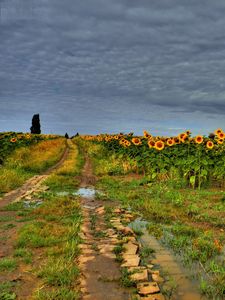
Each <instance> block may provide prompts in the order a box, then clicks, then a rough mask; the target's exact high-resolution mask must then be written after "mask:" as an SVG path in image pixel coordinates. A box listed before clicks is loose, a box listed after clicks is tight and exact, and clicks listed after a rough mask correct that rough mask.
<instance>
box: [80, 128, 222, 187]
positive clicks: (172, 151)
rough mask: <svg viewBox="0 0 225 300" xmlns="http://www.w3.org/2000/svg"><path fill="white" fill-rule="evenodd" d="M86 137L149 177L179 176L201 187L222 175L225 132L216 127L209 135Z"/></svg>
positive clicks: (185, 181)
mask: <svg viewBox="0 0 225 300" xmlns="http://www.w3.org/2000/svg"><path fill="white" fill-rule="evenodd" d="M83 138H84V139H85V140H89V141H94V142H96V143H100V144H103V145H104V146H105V147H106V149H107V150H108V151H110V152H113V153H116V154H118V156H120V157H123V158H124V159H125V160H126V161H127V162H128V163H129V162H130V165H131V166H132V167H131V168H133V169H134V168H136V171H137V172H142V173H143V174H147V175H149V177H150V178H151V179H155V178H157V179H160V178H161V179H169V178H177V179H178V178H179V179H180V180H183V181H184V183H186V185H191V186H192V187H193V188H194V187H198V188H201V186H202V185H208V184H211V183H213V182H215V180H216V181H217V183H221V181H223V179H224V178H225V155H224V154H225V142H224V141H225V133H224V132H223V130H222V129H217V130H215V132H214V133H211V134H209V135H208V136H202V135H197V136H195V137H192V136H191V132H190V131H186V132H182V133H180V134H179V135H178V136H175V137H159V136H152V135H151V134H150V133H148V132H147V131H144V134H143V136H133V134H132V133H130V134H127V135H124V134H122V133H120V134H116V135H107V134H106V135H98V136H84V137H83Z"/></svg>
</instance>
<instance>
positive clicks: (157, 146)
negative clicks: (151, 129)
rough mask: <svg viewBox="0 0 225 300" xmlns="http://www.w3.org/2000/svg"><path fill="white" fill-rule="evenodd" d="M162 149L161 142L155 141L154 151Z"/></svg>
mask: <svg viewBox="0 0 225 300" xmlns="http://www.w3.org/2000/svg"><path fill="white" fill-rule="evenodd" d="M164 147H165V144H164V142H163V141H157V142H156V143H155V149H157V150H159V151H161V150H163V149H164Z"/></svg>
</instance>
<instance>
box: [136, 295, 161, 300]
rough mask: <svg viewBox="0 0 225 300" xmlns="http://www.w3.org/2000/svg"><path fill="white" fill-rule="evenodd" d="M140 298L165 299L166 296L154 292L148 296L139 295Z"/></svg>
mask: <svg viewBox="0 0 225 300" xmlns="http://www.w3.org/2000/svg"><path fill="white" fill-rule="evenodd" d="M138 300H165V297H164V296H163V295H162V294H154V295H148V296H146V297H141V296H139V297H138Z"/></svg>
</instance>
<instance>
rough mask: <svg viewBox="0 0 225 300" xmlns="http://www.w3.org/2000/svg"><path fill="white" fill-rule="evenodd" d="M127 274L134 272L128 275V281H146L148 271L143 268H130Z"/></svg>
mask: <svg viewBox="0 0 225 300" xmlns="http://www.w3.org/2000/svg"><path fill="white" fill-rule="evenodd" d="M128 271H129V272H134V273H133V274H131V275H130V279H131V280H133V281H147V280H148V270H147V269H146V268H145V267H131V268H128Z"/></svg>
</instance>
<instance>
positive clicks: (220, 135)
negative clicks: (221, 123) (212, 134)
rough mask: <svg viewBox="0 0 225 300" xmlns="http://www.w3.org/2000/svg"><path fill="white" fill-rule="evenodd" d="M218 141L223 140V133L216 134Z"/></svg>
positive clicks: (224, 137) (224, 136)
mask: <svg viewBox="0 0 225 300" xmlns="http://www.w3.org/2000/svg"><path fill="white" fill-rule="evenodd" d="M217 136H218V138H219V139H225V133H224V132H220V133H218V134H217Z"/></svg>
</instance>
